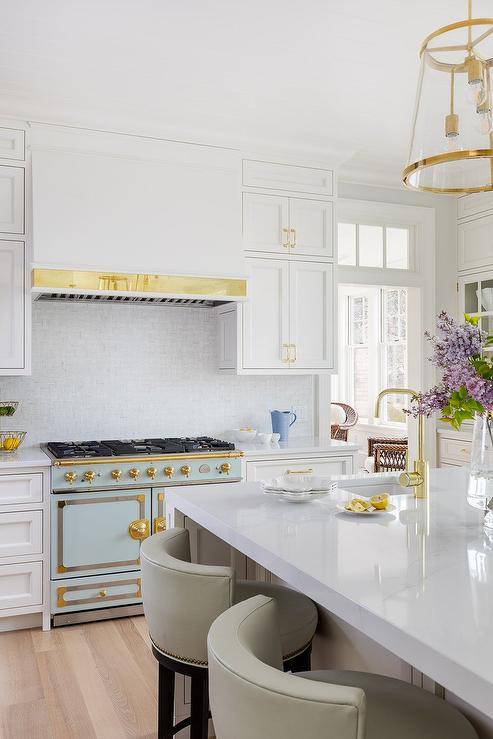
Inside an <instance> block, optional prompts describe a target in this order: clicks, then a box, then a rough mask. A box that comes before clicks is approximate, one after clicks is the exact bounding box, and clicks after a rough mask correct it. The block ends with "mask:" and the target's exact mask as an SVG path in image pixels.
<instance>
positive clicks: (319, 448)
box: [235, 438, 359, 459]
mask: <svg viewBox="0 0 493 739" xmlns="http://www.w3.org/2000/svg"><path fill="white" fill-rule="evenodd" d="M235 443H236V447H237V449H239V450H240V451H242V452H245V457H246V458H247V459H253V458H257V457H258V458H261V459H265V458H270V459H277V458H278V457H287V456H307V455H315V456H320V455H328V456H332V455H336V456H337V455H340V454H344V453H345V452H349V453H351V454H352V453H354V452H357V451H358V449H359V444H353V443H351V442H348V441H333V440H329V441H326V442H319V441H318V440H317V439H313V438H299V439H296V438H294V439H292V440H290V441H289V442H287V443H286V444H275V445H274V444H269V445H261V444H242V443H241V442H239V441H238V442H235Z"/></svg>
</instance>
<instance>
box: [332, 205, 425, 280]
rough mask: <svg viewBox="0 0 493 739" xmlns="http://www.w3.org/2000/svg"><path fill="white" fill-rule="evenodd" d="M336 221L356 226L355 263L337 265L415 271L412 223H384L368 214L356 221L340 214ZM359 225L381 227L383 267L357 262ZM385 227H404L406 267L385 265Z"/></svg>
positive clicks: (351, 267)
mask: <svg viewBox="0 0 493 739" xmlns="http://www.w3.org/2000/svg"><path fill="white" fill-rule="evenodd" d="M337 223H338V224H339V223H346V224H349V225H352V226H356V244H355V248H356V253H355V259H356V264H339V265H338V266H339V267H341V268H344V269H368V270H371V271H374V272H379V271H380V270H382V269H383V270H385V272H386V273H393V272H414V271H415V263H416V257H415V254H416V247H415V243H416V228H415V226H414V225H410V224H408V223H403V222H401V221H399V222H395V223H384V222H382V221H379V220H378V219H377V218H374V217H371V216H370V215H368V216H366V217H365V218H364V220H358V221H356V220H355V219H354V217H353V218H352V219H351V220H349V219H348V218H347V219H345V218H342V217H341V216H340V215H339V216H338V221H337ZM360 226H378V227H379V228H381V229H382V231H383V233H382V260H383V264H384V266H383V267H363V266H361V265H360V264H359V260H360V234H359V230H360ZM387 228H402V229H406V230H407V232H408V234H409V237H408V244H407V265H408V266H407V267H404V268H399V269H397V268H393V267H387V266H386V263H387Z"/></svg>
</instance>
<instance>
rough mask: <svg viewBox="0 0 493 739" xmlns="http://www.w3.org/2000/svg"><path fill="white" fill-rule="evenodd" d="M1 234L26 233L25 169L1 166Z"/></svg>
mask: <svg viewBox="0 0 493 739" xmlns="http://www.w3.org/2000/svg"><path fill="white" fill-rule="evenodd" d="M0 233H4V234H23V233H24V168H23V167H11V166H0Z"/></svg>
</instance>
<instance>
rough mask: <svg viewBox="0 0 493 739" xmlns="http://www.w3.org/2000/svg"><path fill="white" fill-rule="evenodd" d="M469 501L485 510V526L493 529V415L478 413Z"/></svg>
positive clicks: (472, 454) (474, 429)
mask: <svg viewBox="0 0 493 739" xmlns="http://www.w3.org/2000/svg"><path fill="white" fill-rule="evenodd" d="M467 500H468V503H469V504H470V505H472V506H474V507H475V508H480V509H481V510H483V511H484V512H485V516H484V526H485V528H488V529H492V530H493V416H492V415H491V414H490V413H484V414H481V415H480V414H477V415H476V418H475V421H474V428H473V433H472V446H471V478H470V482H469V489H468V493H467Z"/></svg>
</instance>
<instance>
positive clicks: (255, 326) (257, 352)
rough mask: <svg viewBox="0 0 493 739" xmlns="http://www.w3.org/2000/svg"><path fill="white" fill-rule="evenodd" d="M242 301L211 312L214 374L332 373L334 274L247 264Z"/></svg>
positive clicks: (309, 266) (290, 263)
mask: <svg viewBox="0 0 493 739" xmlns="http://www.w3.org/2000/svg"><path fill="white" fill-rule="evenodd" d="M247 265H248V266H249V267H250V278H249V294H248V301H247V302H246V303H244V304H242V305H229V306H221V307H219V308H217V314H218V330H219V369H220V370H221V371H224V372H236V373H237V374H285V373H297V374H312V373H319V372H321V373H323V372H327V371H331V370H332V369H333V367H334V311H333V304H334V274H333V266H332V264H329V263H326V262H317V261H307V260H287V259H268V258H266V259H264V258H262V257H255V258H249V259H247Z"/></svg>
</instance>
